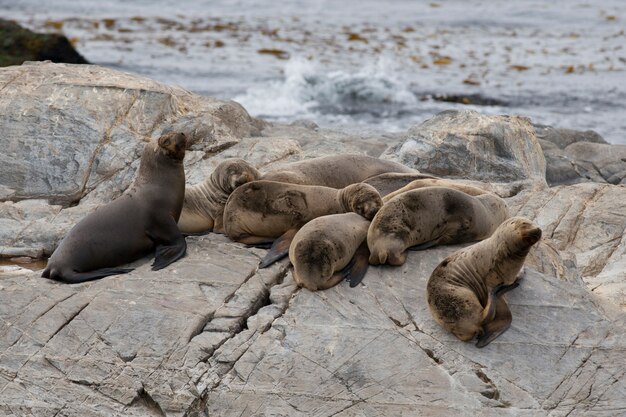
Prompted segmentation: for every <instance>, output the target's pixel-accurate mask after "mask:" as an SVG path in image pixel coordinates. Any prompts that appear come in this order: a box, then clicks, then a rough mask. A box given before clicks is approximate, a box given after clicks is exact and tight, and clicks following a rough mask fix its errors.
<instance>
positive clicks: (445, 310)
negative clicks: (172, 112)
mask: <svg viewBox="0 0 626 417" xmlns="http://www.w3.org/2000/svg"><path fill="white" fill-rule="evenodd" d="M185 148H186V139H185V135H184V134H176V133H168V134H164V135H163V136H161V137H160V138H159V139H158V140H156V141H152V142H150V143H148V144H147V145H146V147H145V150H144V153H143V155H142V158H141V164H140V168H139V171H138V174H137V178H136V180H135V183H134V185H133V186H132V187H131V188H130V189H129V190H128V191H127V192H126V193H125V194H123V195H122V196H121V197H119V198H118V199H116V200H114V201H113V202H111V203H109V204H106V205H104V206H102V207H100V208H99V209H97V210H96V211H95V212H93V213H91V214H89V215H88V216H86V217H85V218H84V219H83V220H82V221H80V222H79V223H78V224H77V225H76V226H74V228H72V229H71V230H70V232H69V233H68V234H67V235H66V237H65V238H64V239H63V240H62V241H61V243H60V244H59V246H58V248H57V249H56V251H55V252H54V253H53V254H52V256H51V258H50V261H49V263H48V266H47V268H46V269H45V270H44V271H43V274H42V276H43V277H46V278H50V279H54V280H58V281H61V282H67V283H78V282H84V281H88V280H93V279H98V278H102V277H105V276H108V275H114V274H122V273H127V272H129V271H131V269H129V268H121V267H120V265H123V264H126V263H129V262H132V261H134V260H136V259H139V258H141V257H142V256H145V255H146V254H147V253H149V252H150V251H152V250H155V251H156V257H155V261H154V263H153V268H152V269H153V270H157V269H161V268H164V267H166V266H168V265H169V264H170V263H172V262H175V261H176V260H178V259H180V258H181V257H183V256H184V254H185V250H186V243H185V239H184V237H183V234H182V233H187V234H188V233H206V232H209V231H213V232H216V233H225V234H226V235H227V236H229V237H230V238H231V239H233V240H235V241H237V242H241V243H245V244H248V245H260V246H263V245H267V246H269V245H270V244H271V248H270V251H269V252H268V254H267V256H266V257H265V258H264V259H263V260H262V262H261V264H260V267H261V268H263V267H266V266H268V265H270V264H271V263H273V262H275V261H276V260H278V259H281V258H282V257H284V256H287V255H289V259H290V261H291V263H292V264H293V267H294V271H293V275H294V279H295V281H296V282H297V283H298V285H300V286H302V287H305V288H308V289H310V290H313V291H315V290H323V289H327V288H330V287H332V286H334V285H336V284H338V283H339V282H341V281H342V280H344V279H346V280H348V281H350V286H351V287H353V286H356V285H358V283H359V282H360V281H361V279H362V278H363V276H364V275H365V272H366V270H367V268H368V265H369V264H373V265H377V264H383V263H390V264H391V265H401V264H403V263H404V261H405V260H406V256H407V250H424V249H427V248H429V247H432V246H436V245H443V244H453V243H469V242H478V243H475V244H473V245H471V246H469V247H467V248H465V249H462V250H460V251H457V252H455V253H454V254H452V255H451V256H449V257H448V258H446V259H445V260H443V261H442V262H441V264H440V265H439V266H438V267H437V268H436V269H435V271H433V273H432V276H431V278H430V280H429V282H428V287H427V293H428V294H427V297H428V303H429V307H430V310H431V313H432V315H433V317H434V318H435V320H436V321H437V322H438V323H439V324H441V325H442V326H443V327H444V328H445V329H446V330H448V331H450V332H452V333H453V334H454V335H455V336H456V337H458V338H459V339H461V340H464V341H467V340H471V339H473V338H475V337H477V338H478V342H477V346H479V347H483V346H485V345H487V344H488V343H489V342H491V341H492V340H493V339H494V338H495V337H497V336H498V335H500V334H501V333H503V332H504V331H505V330H506V329H507V328H508V327H509V325H510V323H511V312H510V310H509V308H508V305H507V304H506V301H505V299H504V293H505V292H507V291H510V290H511V289H513V288H515V287H517V286H518V285H519V279H520V278H521V273H520V271H521V270H522V265H523V262H524V259H525V257H526V254H528V251H529V250H530V248H531V247H532V246H533V245H534V244H535V243H537V241H539V239H540V237H541V230H540V229H539V228H538V227H537V226H536V225H534V224H533V223H532V222H530V221H528V220H526V219H522V218H513V219H509V220H507V218H508V217H509V213H508V209H507V207H506V203H505V202H504V200H502V199H501V198H500V197H498V196H497V195H495V194H492V193H490V192H487V191H485V190H482V189H480V188H477V187H473V186H468V185H465V184H463V183H460V182H455V181H451V180H444V179H439V178H436V177H433V176H431V175H427V174H422V173H420V172H418V171H416V170H413V169H410V168H408V167H406V166H404V165H401V164H398V163H395V162H392V161H385V160H381V159H378V158H372V157H369V156H364V155H336V156H331V157H321V158H314V159H310V160H305V161H300V162H296V163H292V164H289V165H287V166H286V167H284V168H282V169H280V170H273V171H269V172H266V173H261V172H259V171H258V170H257V169H256V168H255V167H253V166H252V165H250V164H249V163H247V162H246V161H244V160H241V159H228V160H225V161H222V162H221V163H220V164H219V165H217V167H216V168H215V170H214V171H213V172H212V173H211V175H210V176H209V177H208V178H207V179H206V180H205V181H203V182H202V183H199V184H196V185H192V186H189V187H187V188H186V189H185V183H184V170H183V165H182V160H183V158H184V155H185ZM181 232H182V233H181Z"/></svg>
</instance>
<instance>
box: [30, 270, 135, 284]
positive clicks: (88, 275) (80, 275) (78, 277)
mask: <svg viewBox="0 0 626 417" xmlns="http://www.w3.org/2000/svg"><path fill="white" fill-rule="evenodd" d="M132 270H133V268H101V269H96V270H93V271H89V272H69V273H65V274H63V275H61V274H58V273H56V271H54V270H52V271H51V272H50V273H49V274H48V276H46V277H44V278H50V279H53V280H55V281H59V282H65V283H67V284H79V283H81V282H87V281H93V280H96V279H100V278H104V277H108V276H110V275H120V274H127V273H129V272H130V271H132ZM42 276H43V275H42Z"/></svg>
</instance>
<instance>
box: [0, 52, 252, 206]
mask: <svg viewBox="0 0 626 417" xmlns="http://www.w3.org/2000/svg"><path fill="white" fill-rule="evenodd" d="M0 88H2V96H1V97H0V125H2V126H3V145H4V146H3V149H2V151H1V153H0V164H1V165H2V166H3V167H4V168H3V170H2V171H1V172H0V183H1V184H2V185H3V188H4V189H5V190H6V189H12V190H13V193H11V194H10V198H11V199H12V200H22V199H31V198H44V199H48V200H50V201H51V202H53V203H55V204H56V203H58V204H62V205H64V206H68V205H70V204H72V203H76V202H78V201H79V200H80V199H81V198H83V197H84V196H85V195H87V194H89V193H90V192H91V191H92V190H93V189H95V188H96V187H97V186H98V185H99V184H100V183H102V182H104V181H107V182H110V183H111V184H112V187H110V190H108V191H107V192H105V191H104V190H103V188H104V187H101V189H100V190H99V191H100V193H101V194H102V196H101V198H102V200H101V201H106V200H108V199H111V198H114V197H116V196H118V195H119V194H120V193H121V190H124V189H126V188H127V187H128V185H129V182H130V180H131V179H132V177H133V173H134V169H135V168H136V167H135V166H133V165H132V163H133V162H134V161H135V160H137V159H138V158H139V157H140V152H141V151H142V149H143V142H145V141H147V140H149V139H150V138H151V137H153V136H157V135H159V134H160V133H161V132H162V131H165V130H166V129H180V130H182V131H184V132H185V133H187V134H188V136H189V137H190V139H191V141H192V142H193V143H195V144H197V147H198V148H199V149H201V150H202V151H204V152H205V153H210V152H215V151H216V150H219V149H223V148H224V147H227V146H229V144H234V143H237V142H238V141H239V139H241V137H243V136H250V135H251V134H253V133H256V134H258V133H259V131H260V128H261V127H262V126H263V124H262V122H260V121H258V120H255V119H252V118H251V117H250V116H249V115H248V114H247V113H246V112H245V110H244V109H243V108H242V107H241V106H240V105H238V104H236V103H233V102H222V101H218V100H214V99H211V98H207V97H199V96H196V95H193V94H191V93H189V92H188V91H186V90H183V89H182V88H178V87H170V86H167V85H164V84H160V83H157V82H155V81H152V80H150V79H147V78H143V77H139V76H135V75H130V74H125V73H122V72H119V71H114V70H110V69H105V68H101V67H97V66H91V65H63V64H52V63H29V64H28V65H22V66H14V67H8V68H5V69H2V70H1V71H0ZM103 109H107V111H103ZM129 170H130V171H129ZM111 178H112V179H113V181H108V180H109V179H111ZM5 194H8V193H7V192H6V191H5Z"/></svg>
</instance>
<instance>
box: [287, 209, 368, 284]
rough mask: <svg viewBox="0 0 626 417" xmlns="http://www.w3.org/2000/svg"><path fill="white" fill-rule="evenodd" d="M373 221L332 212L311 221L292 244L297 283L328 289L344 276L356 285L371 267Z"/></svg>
mask: <svg viewBox="0 0 626 417" xmlns="http://www.w3.org/2000/svg"><path fill="white" fill-rule="evenodd" d="M369 225H370V222H369V220H367V219H365V218H364V217H362V216H360V215H358V214H356V213H343V214H332V215H329V216H322V217H318V218H316V219H313V220H311V221H310V222H308V223H307V224H305V225H304V226H302V228H301V229H300V230H298V232H297V233H296V235H295V236H294V238H293V241H292V242H291V245H290V246H289V259H290V260H291V263H292V264H293V277H294V279H295V280H296V283H297V284H298V285H299V286H301V287H305V288H308V289H309V290H311V291H317V290H325V289H327V288H330V287H332V286H334V285H336V284H338V283H339V282H341V281H342V280H343V279H347V280H348V281H350V287H355V286H356V285H358V283H359V282H361V280H362V279H363V276H364V275H365V272H366V271H367V267H368V265H369V264H368V257H369V251H368V249H367V242H366V241H365V239H366V238H367V229H368V228H369Z"/></svg>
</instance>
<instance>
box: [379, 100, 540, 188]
mask: <svg viewBox="0 0 626 417" xmlns="http://www.w3.org/2000/svg"><path fill="white" fill-rule="evenodd" d="M382 157H383V158H386V159H391V160H394V161H397V162H400V163H403V164H405V165H408V166H410V167H413V168H416V169H418V170H420V171H421V172H425V173H429V174H433V175H438V176H445V177H452V178H464V179H471V180H479V181H493V182H513V181H523V182H525V183H528V184H529V185H532V186H535V187H545V186H546V180H545V171H546V164H545V159H544V157H543V153H542V152H541V147H540V145H539V142H538V141H537V138H536V136H535V132H534V129H533V127H532V125H531V123H530V121H529V119H527V118H524V117H519V116H486V115H482V114H480V113H477V112H475V111H471V110H463V111H456V110H449V111H444V112H441V113H439V114H437V115H436V116H434V117H432V118H431V119H429V120H427V121H425V122H424V123H422V124H420V125H418V126H415V127H413V128H411V129H410V130H409V132H408V134H407V135H406V137H405V138H404V141H403V142H402V143H400V144H398V145H396V146H393V147H391V148H389V149H387V151H385V153H384V154H383V156H382Z"/></svg>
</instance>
